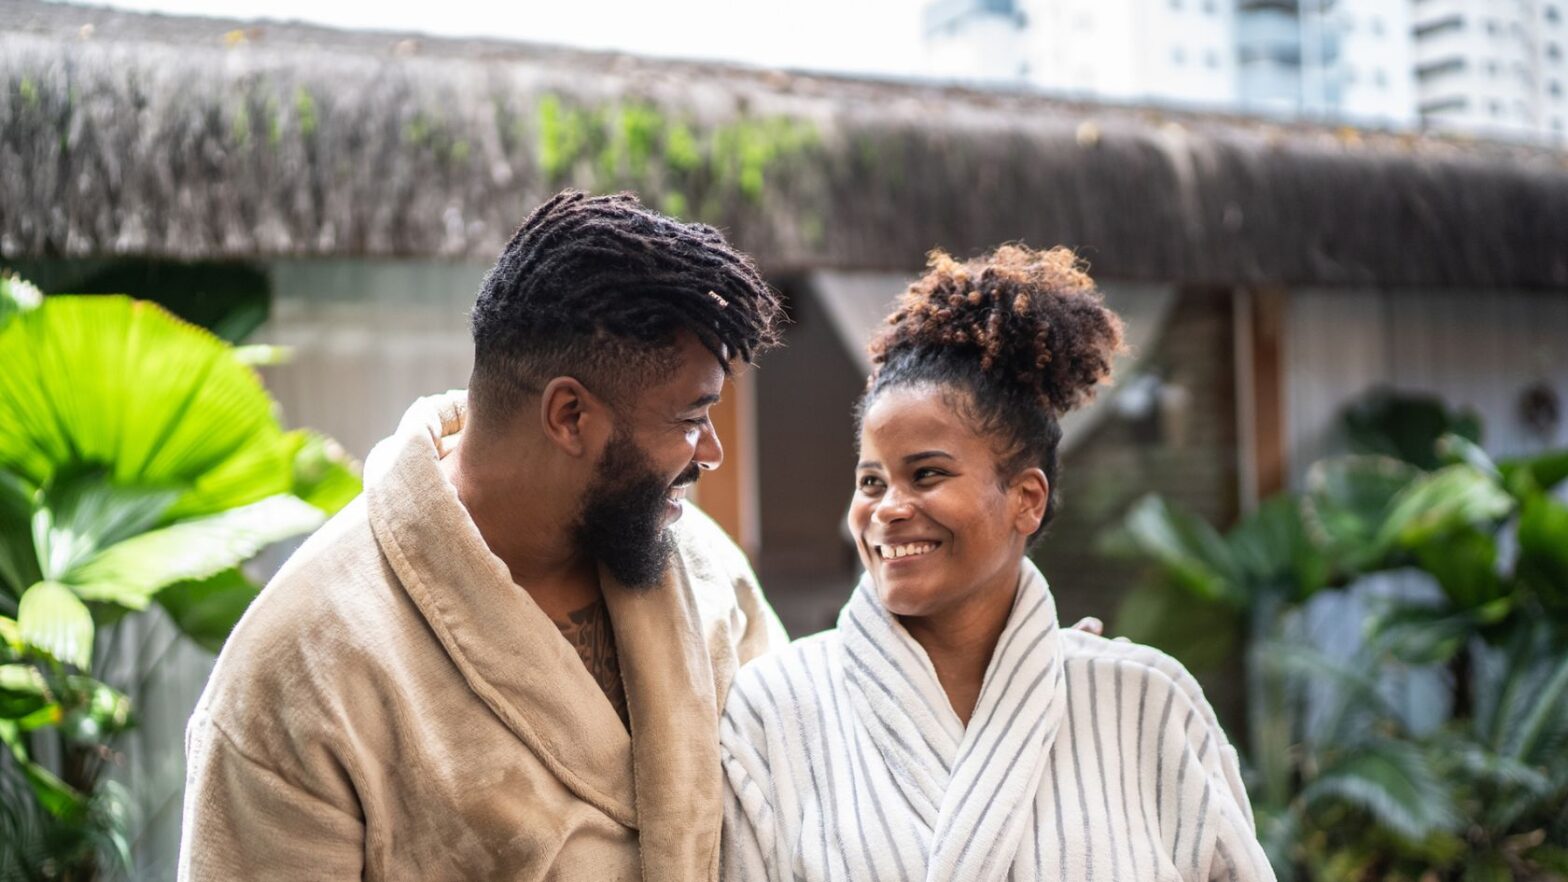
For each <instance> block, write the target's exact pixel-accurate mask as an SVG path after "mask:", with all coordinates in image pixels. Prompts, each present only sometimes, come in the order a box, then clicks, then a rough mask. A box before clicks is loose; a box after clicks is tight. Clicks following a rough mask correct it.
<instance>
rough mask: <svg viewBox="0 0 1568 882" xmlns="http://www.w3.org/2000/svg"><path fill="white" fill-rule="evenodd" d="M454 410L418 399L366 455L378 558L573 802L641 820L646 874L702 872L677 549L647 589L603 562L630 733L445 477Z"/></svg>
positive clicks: (702, 690)
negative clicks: (620, 578)
mask: <svg viewBox="0 0 1568 882" xmlns="http://www.w3.org/2000/svg"><path fill="white" fill-rule="evenodd" d="M464 412H465V397H464V395H463V394H462V393H460V392H454V393H448V394H446V395H440V396H433V397H430V398H424V399H421V400H420V401H418V402H416V403H415V404H414V406H413V407H412V408H410V409H409V411H408V413H407V415H406V416H404V418H403V422H402V423H401V425H400V426H399V428H398V431H397V433H396V434H395V435H393V436H392V437H391V438H388V439H387V440H386V441H383V442H382V443H381V444H379V445H377V447H376V449H375V450H374V451H372V452H371V455H370V457H369V458H368V459H367V461H366V466H365V479H366V480H365V484H366V490H365V493H366V497H367V499H366V501H367V508H368V511H369V514H370V522H371V528H372V530H373V531H374V533H375V536H376V540H377V542H378V543H379V544H380V546H381V549H382V553H383V554H384V555H385V557H386V560H387V562H388V565H389V566H390V567H391V569H392V571H393V573H394V574H395V575H396V577H397V580H398V582H399V583H400V584H401V585H402V587H403V589H404V590H405V591H406V592H407V593H408V596H409V597H410V598H411V599H412V600H413V602H414V604H415V606H417V607H418V609H419V611H420V613H421V614H422V615H423V617H424V618H425V620H426V621H427V622H428V623H429V625H430V628H431V630H432V631H433V632H434V634H435V636H436V638H437V639H438V640H439V641H440V642H441V645H442V646H443V647H444V649H445V650H446V653H447V655H448V656H450V657H451V659H452V662H453V664H455V665H456V666H457V668H458V670H459V671H460V672H461V673H462V676H463V678H464V680H466V681H467V683H468V686H469V688H470V689H472V690H473V692H474V693H475V695H477V696H478V697H479V698H480V699H481V700H483V701H484V703H485V704H486V705H488V706H489V708H490V709H491V710H492V711H493V712H494V713H495V714H496V716H497V717H499V718H500V719H501V721H502V722H503V723H504V724H505V725H506V726H507V727H508V728H509V729H511V730H512V732H513V733H514V734H516V736H517V738H518V739H519V740H520V741H522V742H523V744H525V745H526V746H527V747H528V749H529V750H530V751H532V752H533V753H534V754H535V755H536V756H537V757H538V758H539V760H540V762H542V763H544V764H545V766H546V767H547V768H549V769H550V771H551V773H552V774H554V775H555V776H556V777H557V778H558V779H559V780H560V781H561V782H562V783H563V784H564V785H565V786H566V787H567V788H568V789H570V790H571V791H572V792H573V793H575V794H576V795H577V796H578V797H579V798H580V799H582V800H583V801H584V802H587V803H589V804H590V805H593V806H594V807H596V808H598V809H599V810H600V811H602V812H604V813H605V814H607V815H609V816H610V817H611V818H614V819H615V820H616V821H618V822H620V823H622V824H625V825H626V826H628V827H631V828H633V829H637V830H639V842H640V849H641V853H642V866H643V876H644V879H646V880H650V882H652V880H671V882H675V880H686V879H694V878H708V877H709V876H711V875H712V872H713V866H714V865H715V862H716V860H717V847H718V837H719V820H720V816H721V810H720V800H721V792H722V791H721V789H720V788H721V781H720V777H719V775H720V772H719V758H718V736H717V710H716V705H717V702H716V699H715V696H714V687H713V673H712V663H711V661H710V659H709V658H708V656H707V653H706V650H705V643H704V641H703V639H702V629H701V623H700V620H699V618H698V613H697V610H696V601H695V598H694V596H693V594H692V591H691V588H690V586H689V585H688V584H687V578H686V573H685V571H684V564H683V563H682V561H681V559H680V558H679V557H677V558H676V560H675V562H674V563H673V564H672V566H671V568H670V572H669V574H668V575H667V576H666V579H665V582H664V584H662V585H660V586H657V587H654V588H651V589H648V590H646V591H632V590H630V589H627V588H625V587H624V586H622V585H620V584H619V583H617V582H615V581H614V580H613V579H612V578H611V577H610V576H609V575H608V574H607V573H605V572H603V570H602V569H601V573H600V580H601V586H602V588H603V591H604V595H605V600H606V603H607V604H608V606H609V609H610V618H611V621H612V623H613V627H614V629H615V636H616V643H617V651H618V653H619V656H620V667H621V674H622V677H623V678H624V681H625V687H626V696H627V704H628V707H629V709H630V715H631V724H632V731H633V732H634V733H635V738H634V737H632V736H631V735H628V733H627V731H626V728H625V726H623V725H622V723H621V720H620V718H619V717H618V716H617V715H616V713H615V710H614V708H612V707H611V705H610V702H609V700H608V699H606V698H605V696H604V693H603V692H602V691H601V690H600V689H599V686H598V684H597V683H596V682H595V681H594V679H593V676H592V675H591V674H589V673H588V671H587V669H586V668H584V667H583V664H582V661H581V660H580V659H579V658H578V656H577V653H576V652H575V651H574V650H573V649H572V647H571V646H570V645H569V644H568V643H567V641H566V640H565V639H564V638H562V636H561V634H560V631H559V629H557V627H556V625H555V623H554V622H552V621H551V620H550V618H549V617H548V616H546V615H545V613H544V611H543V610H541V609H540V608H539V606H538V605H537V604H536V603H534V601H533V599H532V598H531V597H529V595H528V592H527V591H524V590H523V589H522V588H519V587H518V586H517V585H516V584H514V583H513V582H512V579H511V574H510V572H509V571H508V570H507V567H506V565H505V564H504V563H502V561H501V560H500V558H498V557H496V556H495V555H494V554H493V553H492V552H491V551H490V549H489V547H488V546H487V545H486V544H485V542H484V539H483V537H482V536H480V534H479V529H478V527H476V526H475V525H474V522H473V520H472V519H471V518H469V516H468V513H467V511H466V510H465V509H464V508H463V505H462V503H461V501H460V500H459V499H458V496H457V491H456V488H454V487H453V486H452V484H451V483H450V482H449V481H448V480H447V479H446V477H445V476H444V475H443V474H442V472H441V469H440V467H439V460H440V458H441V457H442V456H444V455H445V454H446V453H448V452H449V451H450V450H451V449H452V448H453V447H454V446H455V443H456V438H455V436H456V435H457V433H459V432H460V431H461V430H462V425H463V417H464Z"/></svg>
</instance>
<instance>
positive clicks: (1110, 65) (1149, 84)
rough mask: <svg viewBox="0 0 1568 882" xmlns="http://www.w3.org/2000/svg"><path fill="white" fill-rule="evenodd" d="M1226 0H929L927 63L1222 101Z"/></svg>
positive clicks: (1062, 84)
mask: <svg viewBox="0 0 1568 882" xmlns="http://www.w3.org/2000/svg"><path fill="white" fill-rule="evenodd" d="M1231 2H1233V0H1229V2H1228V0H936V2H933V3H931V4H930V5H928V6H927V7H926V14H925V41H926V49H927V69H928V70H929V72H930V73H931V74H932V75H933V76H941V77H950V78H955V79H960V80H965V81H969V82H977V83H990V84H1005V85H1021V86H1033V87H1036V88H1039V89H1043V90H1046V91H1052V92H1059V93H1063V94H1068V95H1074V96H1085V97H1095V98H1101V99H1110V100H1122V101H1146V100H1157V101H1166V102H1178V103H1186V104H1193V105H1202V106H1222V107H1228V106H1230V105H1232V104H1234V102H1235V100H1236V53H1235V48H1234V47H1235V34H1234V27H1235V16H1234V14H1233V11H1232V8H1231Z"/></svg>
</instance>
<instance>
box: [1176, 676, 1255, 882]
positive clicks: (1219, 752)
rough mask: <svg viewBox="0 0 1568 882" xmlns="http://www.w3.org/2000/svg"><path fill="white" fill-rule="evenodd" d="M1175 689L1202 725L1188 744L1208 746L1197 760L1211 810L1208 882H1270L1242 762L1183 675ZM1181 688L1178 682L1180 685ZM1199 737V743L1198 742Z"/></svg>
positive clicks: (1211, 711)
mask: <svg viewBox="0 0 1568 882" xmlns="http://www.w3.org/2000/svg"><path fill="white" fill-rule="evenodd" d="M1187 681H1188V682H1185V683H1181V684H1180V685H1181V686H1182V687H1183V688H1184V690H1185V691H1186V692H1187V695H1188V698H1189V700H1191V701H1192V702H1193V704H1194V705H1195V706H1196V707H1197V708H1198V709H1199V710H1200V712H1201V720H1200V721H1199V722H1198V724H1197V726H1196V727H1195V728H1196V729H1197V730H1199V731H1194V732H1193V733H1191V734H1192V735H1193V736H1194V740H1193V741H1192V743H1193V744H1202V743H1203V742H1204V741H1207V742H1208V743H1209V744H1210V745H1211V746H1210V748H1209V750H1208V751H1207V752H1205V753H1203V754H1202V755H1201V756H1200V757H1199V760H1200V762H1202V764H1203V767H1204V771H1205V772H1207V776H1208V787H1209V794H1210V797H1211V798H1212V800H1213V803H1214V805H1213V810H1212V811H1211V812H1210V815H1209V819H1208V820H1209V823H1211V824H1212V828H1213V835H1214V847H1213V848H1212V850H1211V851H1210V858H1209V872H1208V875H1207V876H1206V877H1205V878H1207V879H1208V880H1209V882H1275V879H1274V869H1273V867H1271V866H1270V865H1269V859H1268V856H1267V855H1266V854H1264V852H1263V846H1262V845H1261V844H1260V843H1259V842H1258V833H1257V828H1256V824H1255V822H1254V820H1253V816H1252V802H1251V800H1249V799H1248V797H1247V788H1246V785H1245V784H1244V783H1243V782H1242V777H1241V759H1240V757H1239V755H1238V754H1237V753H1236V748H1234V747H1232V746H1231V744H1230V742H1229V740H1228V739H1226V737H1225V730H1224V729H1222V728H1221V727H1220V724H1219V720H1218V719H1217V718H1216V717H1215V715H1214V709H1213V708H1212V707H1211V706H1210V705H1209V703H1208V700H1207V699H1205V698H1204V697H1203V693H1202V690H1201V689H1198V688H1197V684H1196V681H1195V680H1192V679H1191V676H1190V675H1188V677H1187ZM1179 682H1180V681H1179ZM1200 731H1201V733H1202V735H1201V740H1200V739H1199V738H1198V737H1197V736H1198V735H1199V732H1200Z"/></svg>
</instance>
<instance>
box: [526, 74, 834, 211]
mask: <svg viewBox="0 0 1568 882" xmlns="http://www.w3.org/2000/svg"><path fill="white" fill-rule="evenodd" d="M533 110H534V113H533V130H534V142H533V143H534V158H535V160H536V161H537V163H538V165H539V168H540V170H541V171H542V172H543V173H544V176H545V178H546V179H547V180H548V181H549V182H550V184H551V186H561V185H565V184H571V185H575V186H578V187H583V188H585V189H589V190H593V191H597V192H609V191H613V190H622V189H633V190H637V191H638V192H641V193H644V194H649V195H650V196H651V197H652V198H653V201H654V202H655V204H657V205H658V206H659V207H660V208H662V209H663V210H665V211H668V212H670V213H672V214H677V215H685V214H686V213H687V212H688V211H690V210H692V209H693V208H695V209H696V211H697V212H698V214H699V215H700V216H702V217H703V218H704V219H705V220H709V221H714V222H718V221H722V220H723V219H724V217H725V216H726V213H727V212H728V211H730V210H731V209H732V208H735V207H738V206H740V205H743V204H746V203H750V204H759V203H761V202H762V201H763V199H764V196H765V195H766V192H767V180H768V176H769V174H770V172H771V170H773V169H775V168H777V167H778V166H779V165H780V164H781V163H785V162H792V161H797V160H799V159H803V158H806V157H807V156H809V154H810V153H811V152H812V151H813V150H815V149H816V148H817V147H818V146H819V142H820V139H819V137H818V135H817V131H816V128H815V127H814V126H813V125H811V124H810V123H808V122H805V121H802V120H796V119H791V118H787V117H742V118H740V119H737V120H734V121H731V122H727V123H722V124H718V125H714V126H706V127H705V126H698V125H695V124H694V123H693V122H692V121H689V120H684V119H679V118H671V117H668V116H666V115H665V114H664V112H663V111H661V110H659V109H658V108H657V107H655V106H653V105H651V104H648V103H645V102H637V101H625V102H620V103H616V104H605V105H598V106H581V105H575V104H568V103H567V102H565V101H563V100H562V99H561V98H559V97H557V96H555V95H546V96H544V97H543V98H541V99H540V100H539V102H538V103H537V104H536V105H535V107H534V109H533ZM514 134H516V133H514Z"/></svg>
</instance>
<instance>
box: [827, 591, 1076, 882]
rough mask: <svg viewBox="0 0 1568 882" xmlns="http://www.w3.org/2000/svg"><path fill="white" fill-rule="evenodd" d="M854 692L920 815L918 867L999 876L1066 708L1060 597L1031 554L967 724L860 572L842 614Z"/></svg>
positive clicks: (953, 874)
mask: <svg viewBox="0 0 1568 882" xmlns="http://www.w3.org/2000/svg"><path fill="white" fill-rule="evenodd" d="M838 628H839V632H840V634H841V635H842V639H843V642H842V647H843V648H842V652H843V654H844V669H845V673H846V679H847V681H848V688H849V690H850V694H851V696H852V697H853V698H854V699H856V700H855V701H853V702H852V703H853V704H854V707H855V712H856V715H857V717H858V719H859V720H860V723H861V726H862V727H863V728H864V730H865V732H866V734H867V736H868V738H869V739H870V741H871V742H872V743H873V744H874V745H875V746H876V749H877V752H878V753H879V754H880V755H881V758H882V761H883V762H884V763H885V765H886V766H887V768H888V770H889V772H890V773H891V774H892V775H893V777H894V778H895V779H896V780H897V781H898V782H899V786H900V788H901V789H902V790H903V791H904V794H905V796H906V797H907V798H908V800H909V803H910V805H911V807H912V808H913V809H914V811H915V814H916V815H917V816H918V817H919V820H920V824H919V825H918V826H919V828H920V833H921V834H922V835H923V836H924V837H925V838H926V842H925V843H923V844H924V846H925V847H924V849H923V851H924V857H925V864H924V870H923V873H922V876H923V877H924V878H926V879H928V880H932V882H937V880H950V879H966V880H971V879H972V880H1002V879H1004V878H1005V877H1006V875H1007V872H1008V870H1009V869H1010V868H1011V866H1012V863H1013V857H1014V854H1015V853H1016V852H1017V850H1018V846H1019V843H1020V842H1021V840H1022V834H1023V830H1024V826H1025V825H1026V824H1027V823H1029V822H1030V819H1031V818H1032V817H1033V815H1034V812H1033V802H1034V799H1035V796H1036V795H1037V794H1038V793H1039V788H1040V780H1041V776H1042V775H1043V773H1044V771H1045V766H1046V762H1047V759H1048V756H1049V753H1050V749H1051V744H1052V742H1053V741H1054V740H1055V738H1056V733H1057V731H1058V729H1059V728H1060V726H1061V722H1062V719H1063V715H1064V713H1065V710H1066V696H1065V695H1064V693H1063V685H1064V680H1063V673H1062V658H1061V656H1062V649H1061V646H1060V634H1059V631H1058V625H1057V619H1056V603H1055V601H1054V600H1053V599H1052V597H1051V593H1050V590H1049V588H1048V587H1047V586H1046V583H1045V578H1044V577H1043V576H1041V575H1040V571H1039V570H1038V569H1036V568H1035V566H1034V564H1033V563H1031V562H1030V561H1028V560H1025V561H1024V562H1023V567H1022V572H1021V574H1020V577H1019V585H1018V591H1017V594H1016V596H1015V598H1014V600H1013V609H1012V613H1011V614H1010V615H1009V617H1008V620H1007V625H1006V627H1005V628H1004V629H1003V631H1002V636H1001V639H1000V640H998V641H997V647H996V652H995V653H994V654H993V655H992V657H991V663H990V665H989V666H988V667H987V669H986V674H985V680H984V681H983V683H982V685H981V689H980V697H979V700H978V701H977V702H976V704H975V709H974V713H973V714H972V715H971V717H970V722H969V726H968V727H967V729H966V728H965V727H964V725H963V724H962V723H961V722H960V721H959V719H958V716H957V715H956V714H955V713H954V712H953V708H952V705H951V704H950V703H949V702H948V699H947V694H946V693H945V692H944V691H943V690H942V686H941V683H940V682H938V680H937V677H936V669H935V668H934V667H932V665H931V660H930V658H929V657H928V656H927V655H926V653H925V650H924V649H922V648H921V646H920V644H919V643H917V642H915V639H914V638H913V637H911V636H910V634H909V632H908V631H907V630H905V629H904V627H903V625H901V624H899V622H898V620H897V619H895V618H894V617H893V616H892V615H891V614H889V613H888V612H887V610H886V609H885V608H884V607H883V606H882V603H881V601H880V600H879V599H878V598H877V594H876V589H875V588H874V587H873V586H872V584H871V580H870V577H869V576H863V577H862V578H861V580H860V584H859V585H858V586H857V587H856V589H855V593H854V595H853V597H851V598H850V601H849V603H848V604H847V605H846V606H845V607H844V611H843V613H841V614H840V616H839V622H838Z"/></svg>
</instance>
